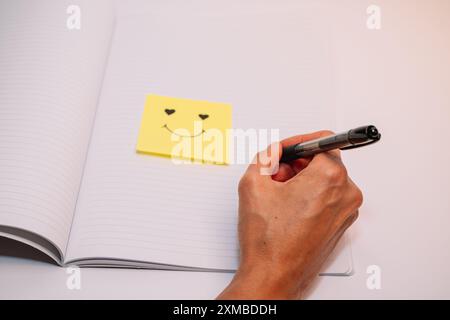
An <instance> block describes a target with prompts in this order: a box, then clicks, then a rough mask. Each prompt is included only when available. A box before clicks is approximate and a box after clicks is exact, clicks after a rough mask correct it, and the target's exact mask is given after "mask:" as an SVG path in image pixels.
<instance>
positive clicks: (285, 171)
mask: <svg viewBox="0 0 450 320" xmlns="http://www.w3.org/2000/svg"><path fill="white" fill-rule="evenodd" d="M333 134H334V133H333V132H332V131H327V130H323V131H317V132H313V133H308V134H303V135H297V136H293V137H290V138H287V139H284V140H282V141H281V142H280V143H281V146H282V147H283V148H284V147H287V146H291V145H295V144H298V143H302V142H306V141H310V140H315V139H319V138H322V137H326V136H329V135H333ZM331 154H333V155H335V156H336V157H340V153H339V150H333V151H331ZM280 157H281V154H280ZM311 159H312V158H302V159H297V160H295V161H292V162H290V163H281V164H280V165H279V170H278V172H277V173H276V174H275V175H274V176H273V177H272V178H273V180H275V181H279V182H284V181H287V180H289V179H291V178H293V177H294V176H296V175H297V174H298V173H299V172H300V171H302V170H303V169H305V168H306V167H307V166H308V164H309V163H310V161H311Z"/></svg>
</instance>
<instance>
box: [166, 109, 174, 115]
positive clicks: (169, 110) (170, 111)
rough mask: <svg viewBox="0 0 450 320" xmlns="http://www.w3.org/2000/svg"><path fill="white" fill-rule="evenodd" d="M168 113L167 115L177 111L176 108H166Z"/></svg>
mask: <svg viewBox="0 0 450 320" xmlns="http://www.w3.org/2000/svg"><path fill="white" fill-rule="evenodd" d="M164 111H165V112H166V113H167V115H169V116H170V115H171V114H172V113H175V109H165V110H164Z"/></svg>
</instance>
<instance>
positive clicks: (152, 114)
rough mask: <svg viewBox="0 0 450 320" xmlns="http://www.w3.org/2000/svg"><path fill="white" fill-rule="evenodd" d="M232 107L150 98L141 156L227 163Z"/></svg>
mask: <svg viewBox="0 0 450 320" xmlns="http://www.w3.org/2000/svg"><path fill="white" fill-rule="evenodd" d="M229 129H231V105H229V104H225V103H217V102H208V101H198V100H190V99H182V98H171V97H164V96H158V95H153V94H152V95H148V96H147V99H146V102H145V107H144V113H143V115H142V121H141V127H140V130H139V136H138V142H137V146H136V150H137V152H138V153H144V154H153V155H159V156H166V157H170V158H182V159H188V160H197V161H201V162H208V163H214V164H227V163H228V162H229V161H228V157H229V154H228V153H229V150H228V144H229V141H228V140H229V137H228V131H229Z"/></svg>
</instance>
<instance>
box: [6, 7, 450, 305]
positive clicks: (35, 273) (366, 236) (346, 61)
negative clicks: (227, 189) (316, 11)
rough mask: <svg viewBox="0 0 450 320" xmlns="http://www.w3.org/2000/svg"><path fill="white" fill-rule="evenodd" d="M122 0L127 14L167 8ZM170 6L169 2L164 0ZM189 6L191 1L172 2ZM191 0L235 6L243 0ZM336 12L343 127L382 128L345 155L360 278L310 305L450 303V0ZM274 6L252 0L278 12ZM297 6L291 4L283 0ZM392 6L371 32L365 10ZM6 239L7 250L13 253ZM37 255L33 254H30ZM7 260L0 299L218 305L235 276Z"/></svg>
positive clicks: (331, 287)
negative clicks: (375, 283)
mask: <svg viewBox="0 0 450 320" xmlns="http://www.w3.org/2000/svg"><path fill="white" fill-rule="evenodd" d="M135 2H137V3H138V4H137V5H133V4H132V1H126V3H125V2H119V3H118V10H119V13H120V14H123V15H126V14H129V13H136V12H139V13H142V12H143V11H145V10H151V7H152V5H161V3H159V2H160V1H153V2H152V1H147V2H152V4H147V3H144V2H142V3H141V1H135ZM165 2H166V3H167V1H165ZM169 2H170V3H173V4H174V5H180V6H181V5H187V4H185V3H186V1H184V2H181V1H169ZM223 2H224V3H223V4H220V3H219V2H218V1H214V2H212V1H209V2H206V1H190V2H189V6H196V5H198V6H201V5H209V6H218V7H220V6H223V7H224V10H230V8H231V9H233V6H235V7H236V8H237V7H238V5H239V1H226V2H225V1H223ZM320 2H323V3H326V4H327V5H329V6H330V8H331V10H329V11H328V12H327V13H324V14H330V13H331V14H330V16H329V19H331V20H332V22H333V26H334V27H333V45H332V47H333V58H334V61H333V63H334V68H335V69H334V70H333V73H334V75H335V83H336V84H337V95H336V105H337V108H338V109H337V110H338V122H337V128H338V129H340V130H344V129H348V128H351V127H354V126H359V125H361V124H366V123H373V124H376V125H377V126H378V127H379V129H380V131H381V132H382V134H383V139H382V142H381V143H380V144H378V145H376V146H373V147H370V148H367V149H364V150H360V151H348V152H347V153H345V155H344V160H345V162H346V164H347V165H348V169H349V173H350V175H351V176H352V178H353V179H354V180H355V182H356V183H357V184H358V185H359V186H360V187H361V189H362V190H363V192H364V195H365V203H364V205H363V207H362V209H361V210H360V218H359V220H358V221H357V222H356V224H355V225H354V227H353V228H352V229H351V236H352V240H353V248H352V249H353V256H354V264H355V272H356V273H355V275H354V276H352V277H349V278H348V277H326V278H321V279H319V281H318V282H317V283H316V284H315V286H314V288H313V291H312V293H311V295H310V298H320V299H322V298H344V299H345V298H357V299H359V298H362V299H380V298H388V299H390V298H447V299H448V298H450V249H449V245H450V234H449V232H448V229H449V227H450V169H449V167H448V166H449V164H450V150H449V148H448V147H449V145H450V143H449V142H448V141H450V131H449V129H450V128H449V124H450V19H449V14H450V1H448V0H440V1H439V0H434V1H424V0H414V1H412V0H410V1H407V0H403V1H402V0H390V1H387V0H384V1H374V2H372V1H370V2H369V1H365V0H360V1H357V0H353V1H351V0H346V1H339V3H337V1H320ZM274 3H275V2H274V1H258V2H256V1H246V5H258V6H263V5H267V6H269V5H273V4H274ZM276 3H277V5H280V6H281V5H288V3H289V1H277V2H276ZM370 4H377V5H379V6H380V7H381V10H382V29H381V30H378V31H371V30H368V29H367V27H366V19H367V14H366V9H367V7H368V6H369V5H370ZM9 247H10V242H9V241H6V240H0V250H1V251H2V253H3V254H6V255H20V252H17V251H15V252H10V250H9V249H8V248H9ZM23 250H26V248H23ZM39 259H40V258H37V260H34V261H33V260H29V259H21V258H15V257H8V256H2V257H0V298H69V299H70V298H146V299H168V298H172V299H183V298H186V299H197V298H213V297H214V296H215V295H216V294H217V293H219V292H220V291H221V289H222V288H223V287H224V286H226V284H227V283H228V282H229V280H230V279H231V277H232V275H230V274H220V273H193V272H192V273H186V272H172V271H170V272H169V271H150V270H114V269H83V270H82V283H81V284H82V287H81V290H78V291H77V290H72V291H70V290H68V289H67V288H66V279H67V274H66V273H65V270H64V269H62V268H60V267H57V266H55V265H52V264H50V263H48V262H45V261H39ZM374 264H375V265H378V266H380V268H381V272H382V273H381V276H382V278H381V285H382V287H381V290H368V289H367V287H366V279H367V277H368V275H367V274H366V268H367V267H368V266H369V265H374Z"/></svg>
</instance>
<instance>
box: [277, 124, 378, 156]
mask: <svg viewBox="0 0 450 320" xmlns="http://www.w3.org/2000/svg"><path fill="white" fill-rule="evenodd" d="M380 139H381V134H380V132H379V131H378V129H377V128H376V127H375V126H372V125H370V126H363V127H358V128H356V129H352V130H349V131H346V132H343V133H338V134H335V135H331V136H327V137H323V138H319V139H315V140H311V141H305V142H302V143H298V144H295V145H292V146H288V147H285V148H283V154H282V156H281V160H280V162H290V161H294V160H296V159H299V158H307V157H311V156H313V155H315V154H318V153H321V152H325V151H330V150H333V149H341V150H348V149H354V148H359V147H363V146H367V145H369V144H372V143H375V142H377V141H379V140H380Z"/></svg>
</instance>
